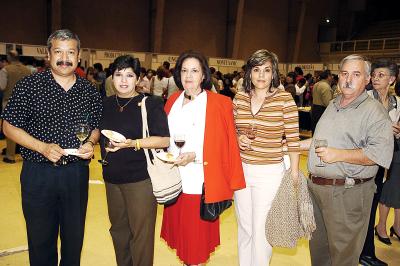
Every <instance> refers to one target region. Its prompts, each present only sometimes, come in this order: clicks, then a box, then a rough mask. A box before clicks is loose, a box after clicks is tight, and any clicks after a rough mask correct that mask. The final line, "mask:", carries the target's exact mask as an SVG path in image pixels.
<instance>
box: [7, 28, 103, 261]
mask: <svg viewBox="0 0 400 266" xmlns="http://www.w3.org/2000/svg"><path fill="white" fill-rule="evenodd" d="M47 48H48V57H49V61H50V69H49V70H47V71H44V72H40V73H37V74H34V75H31V76H29V77H26V78H23V79H22V80H20V81H19V82H18V83H17V84H16V85H15V87H14V90H13V94H12V96H11V98H10V100H9V102H8V104H7V106H6V108H5V110H4V113H3V115H2V118H3V119H4V125H3V129H4V133H5V135H6V136H7V137H8V138H10V139H12V140H13V141H15V142H17V143H18V144H20V145H21V146H22V150H21V155H22V157H23V159H24V162H23V166H22V171H21V195H22V209H23V213H24V217H25V220H26V227H27V234H28V246H29V261H30V265H32V266H36V265H37V266H47V265H49V266H50V265H51V266H54V265H57V263H58V254H57V238H58V233H59V231H60V238H61V261H60V265H79V264H80V254H81V249H82V243H83V235H84V227H85V217H86V207H87V200H88V179H89V167H88V160H89V159H90V158H91V157H92V155H93V145H94V144H95V143H96V142H97V141H98V139H99V135H100V133H99V130H98V125H99V120H100V116H101V112H102V106H101V96H100V94H99V93H98V92H97V90H96V89H95V88H94V87H93V86H92V85H91V84H90V83H89V82H88V81H87V80H85V79H82V78H81V77H79V76H76V75H75V74H74V70H75V68H76V67H77V64H78V61H79V59H80V41H79V38H78V36H77V35H76V34H74V33H72V32H71V31H69V30H58V31H56V32H54V33H52V34H51V35H50V37H49V39H48V40H47ZM80 123H84V124H87V125H88V126H89V127H90V130H91V133H89V136H88V138H87V139H86V142H85V143H84V144H83V145H82V146H80V145H79V144H80V143H79V140H78V138H77V137H76V132H75V131H76V130H75V128H76V126H77V125H78V124H80ZM72 148H79V149H78V150H77V151H76V152H75V153H74V154H75V155H70V154H69V153H68V152H67V149H72Z"/></svg>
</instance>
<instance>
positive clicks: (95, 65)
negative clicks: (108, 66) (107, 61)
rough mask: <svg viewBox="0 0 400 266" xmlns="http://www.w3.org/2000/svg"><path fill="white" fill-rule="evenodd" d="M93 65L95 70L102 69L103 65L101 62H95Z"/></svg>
mask: <svg viewBox="0 0 400 266" xmlns="http://www.w3.org/2000/svg"><path fill="white" fill-rule="evenodd" d="M93 67H94V68H95V69H96V70H97V71H103V65H102V64H101V63H95V64H94V65H93Z"/></svg>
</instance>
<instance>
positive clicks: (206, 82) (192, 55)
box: [174, 50, 211, 90]
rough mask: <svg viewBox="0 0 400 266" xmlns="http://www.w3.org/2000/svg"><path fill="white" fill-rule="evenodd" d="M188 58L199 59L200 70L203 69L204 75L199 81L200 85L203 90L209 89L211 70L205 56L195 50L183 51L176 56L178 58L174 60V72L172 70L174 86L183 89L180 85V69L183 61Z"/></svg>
mask: <svg viewBox="0 0 400 266" xmlns="http://www.w3.org/2000/svg"><path fill="white" fill-rule="evenodd" d="M188 58H195V59H197V60H199V63H200V66H201V70H202V71H203V75H204V79H203V81H202V82H201V84H200V87H201V88H202V89H203V90H209V89H211V72H210V68H209V67H208V62H207V59H206V58H205V56H204V55H203V54H201V53H199V52H196V51H192V50H189V51H186V52H183V53H182V54H181V55H180V56H179V57H178V60H177V61H176V65H175V72H174V80H175V84H176V86H177V87H178V88H179V89H181V90H183V89H184V88H183V85H182V81H181V70H182V64H183V62H184V61H185V60H186V59H188Z"/></svg>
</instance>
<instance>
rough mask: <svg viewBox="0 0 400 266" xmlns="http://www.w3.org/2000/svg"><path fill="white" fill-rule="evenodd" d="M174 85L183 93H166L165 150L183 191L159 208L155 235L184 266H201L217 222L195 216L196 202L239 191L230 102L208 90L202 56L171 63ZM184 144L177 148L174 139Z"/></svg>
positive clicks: (240, 179) (211, 246)
mask: <svg viewBox="0 0 400 266" xmlns="http://www.w3.org/2000/svg"><path fill="white" fill-rule="evenodd" d="M174 79H175V83H176V85H177V86H178V88H180V89H181V90H182V89H183V92H182V91H180V92H177V93H175V94H174V95H172V96H171V97H170V98H169V99H168V101H167V103H166V105H165V111H166V112H167V114H168V125H169V129H170V134H171V136H172V138H171V144H170V152H171V153H173V154H174V155H176V156H177V159H176V161H175V164H177V165H178V166H179V171H180V174H181V177H182V189H183V193H182V194H181V195H180V196H179V198H178V200H177V202H176V203H175V204H173V205H171V206H167V207H165V209H164V216H163V224H162V229H161V237H162V238H163V239H165V241H166V242H167V244H168V245H169V246H170V247H171V248H173V249H176V253H177V255H178V257H179V258H180V259H181V260H182V261H183V262H184V263H185V265H201V264H202V263H204V262H206V261H207V260H208V258H209V256H210V253H211V252H213V251H214V250H215V248H216V247H217V246H218V245H219V243H220V240H219V220H218V219H217V220H215V221H213V222H209V221H204V220H202V219H201V217H200V198H201V193H202V186H203V183H204V186H205V201H206V202H208V203H209V202H218V201H222V200H227V199H231V198H232V196H233V192H234V191H235V190H238V189H241V188H244V187H245V182H244V177H243V170H242V163H241V160H240V155H239V147H238V144H237V139H236V133H235V126H234V122H233V110H232V103H231V100H230V99H229V98H227V97H225V96H222V95H218V94H215V93H212V92H209V89H210V88H211V81H210V70H209V68H208V63H207V60H206V59H205V57H204V56H203V55H202V54H200V53H197V52H193V51H188V52H185V53H183V54H181V55H180V56H179V58H178V60H177V63H176V68H175V72H174ZM178 137H179V140H181V144H182V141H184V144H183V146H181V145H180V146H181V147H180V148H179V147H177V144H178V145H179V143H178V142H176V143H177V144H175V143H174V138H175V139H177V138H178Z"/></svg>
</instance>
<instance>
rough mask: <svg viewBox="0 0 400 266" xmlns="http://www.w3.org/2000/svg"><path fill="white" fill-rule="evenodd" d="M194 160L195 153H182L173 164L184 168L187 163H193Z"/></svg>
mask: <svg viewBox="0 0 400 266" xmlns="http://www.w3.org/2000/svg"><path fill="white" fill-rule="evenodd" d="M195 159H196V153H194V152H183V153H181V155H179V156H178V158H176V161H175V163H174V164H176V165H178V166H185V165H187V164H188V163H191V162H194V160H195Z"/></svg>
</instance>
